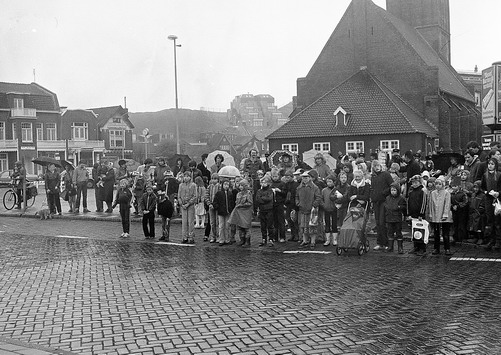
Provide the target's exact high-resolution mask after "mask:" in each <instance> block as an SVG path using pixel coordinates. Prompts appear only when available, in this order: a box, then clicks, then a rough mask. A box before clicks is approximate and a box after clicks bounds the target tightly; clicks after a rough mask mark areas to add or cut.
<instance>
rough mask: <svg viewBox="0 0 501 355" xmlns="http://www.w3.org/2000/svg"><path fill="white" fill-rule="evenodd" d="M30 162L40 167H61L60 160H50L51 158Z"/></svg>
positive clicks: (41, 158) (35, 159)
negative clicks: (52, 165) (51, 165)
mask: <svg viewBox="0 0 501 355" xmlns="http://www.w3.org/2000/svg"><path fill="white" fill-rule="evenodd" d="M32 162H33V163H35V164H38V165H41V166H48V165H50V164H54V165H55V166H57V167H60V168H62V167H63V165H62V164H61V161H60V160H57V159H55V158H51V157H38V158H34V159H33V160H32Z"/></svg>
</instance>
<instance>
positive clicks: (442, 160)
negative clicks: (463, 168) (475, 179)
mask: <svg viewBox="0 0 501 355" xmlns="http://www.w3.org/2000/svg"><path fill="white" fill-rule="evenodd" d="M451 158H456V160H457V162H458V164H459V165H463V164H464V156H463V155H461V154H459V153H440V154H433V155H432V157H431V160H433V164H434V165H435V169H438V170H441V171H442V172H443V173H447V170H448V169H449V167H450V166H451Z"/></svg>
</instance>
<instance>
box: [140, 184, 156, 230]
mask: <svg viewBox="0 0 501 355" xmlns="http://www.w3.org/2000/svg"><path fill="white" fill-rule="evenodd" d="M156 207H157V196H156V195H155V193H154V192H153V186H152V185H151V184H150V183H148V185H146V192H145V193H144V194H143V196H141V200H140V201H139V211H140V212H141V214H142V215H143V232H144V237H145V238H146V239H155V209H156ZM148 226H149V228H148Z"/></svg>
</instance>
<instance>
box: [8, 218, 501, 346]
mask: <svg viewBox="0 0 501 355" xmlns="http://www.w3.org/2000/svg"><path fill="white" fill-rule="evenodd" d="M0 231H1V232H0V241H1V243H2V248H0V273H1V274H0V287H1V290H2V294H1V296H0V307H1V308H0V309H2V312H1V313H0V314H1V315H0V336H2V337H4V338H9V339H14V340H16V341H20V342H24V343H26V344H34V345H38V346H44V347H48V348H51V349H59V350H61V351H69V352H73V353H77V354H164V353H186V354H188V353H221V354H236V353H248V354H271V353H275V354H285V353H292V354H322V353H333V354H346V353H358V354H382V353H386V354H468V353H471V354H495V353H499V352H501V343H500V341H499V339H498V337H497V334H498V333H499V331H500V330H501V329H500V328H501V326H500V319H499V314H500V311H501V301H500V300H501V291H500V289H499V271H500V266H501V264H500V263H498V262H497V261H500V260H499V259H496V258H497V257H499V254H495V253H486V252H483V251H480V250H479V249H474V248H473V247H459V248H456V249H455V251H454V256H453V257H452V258H451V259H448V258H445V257H443V256H440V257H432V256H431V255H428V256H425V257H422V258H418V257H415V256H413V255H410V254H405V255H398V254H396V253H394V254H392V255H388V254H383V253H378V252H373V251H371V252H370V253H368V254H366V255H363V256H362V257H359V256H358V255H357V254H356V252H348V253H343V255H341V256H337V255H336V254H335V252H334V249H333V248H332V247H330V248H324V247H323V246H321V245H319V246H317V248H316V251H318V252H324V251H329V252H331V253H330V254H312V253H305V254H302V253H301V254H290V253H284V251H297V250H299V249H298V247H297V244H296V243H287V244H285V245H283V244H281V245H278V246H276V247H275V248H268V247H266V248H259V247H257V240H258V237H257V229H254V231H253V234H254V240H253V242H254V243H253V246H252V248H250V249H244V248H239V247H237V246H235V245H232V246H225V247H219V246H217V245H214V244H208V243H204V242H201V235H202V231H197V232H198V234H197V237H198V239H197V242H196V244H195V246H179V245H175V244H160V243H156V242H154V241H153V242H152V241H146V240H144V239H143V238H142V236H141V235H142V233H141V231H140V224H139V223H133V224H132V235H133V237H132V238H131V239H130V240H120V239H119V238H117V235H118V234H119V232H120V224H119V223H114V222H97V221H70V220H52V221H40V220H37V219H33V218H16V217H12V218H8V217H7V218H2V219H1V223H0ZM179 231H180V225H174V226H173V238H172V239H173V240H174V242H176V241H177V242H179V241H180V239H181V238H180V235H179ZM117 233H118V234H117ZM372 242H373V241H372ZM372 244H374V243H372ZM406 244H407V245H406V246H407V248H409V244H410V243H406ZM470 257H471V258H472V259H471V260H465V259H466V258H470ZM484 258H486V259H485V260H486V261H480V260H484ZM487 260H488V261H487Z"/></svg>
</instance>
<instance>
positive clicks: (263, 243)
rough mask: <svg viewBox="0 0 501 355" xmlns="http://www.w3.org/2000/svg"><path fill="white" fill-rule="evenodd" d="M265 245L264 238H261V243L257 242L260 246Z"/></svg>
mask: <svg viewBox="0 0 501 355" xmlns="http://www.w3.org/2000/svg"><path fill="white" fill-rule="evenodd" d="M265 245H266V239H263V240H262V241H261V243H259V246H260V247H262V246H265Z"/></svg>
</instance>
